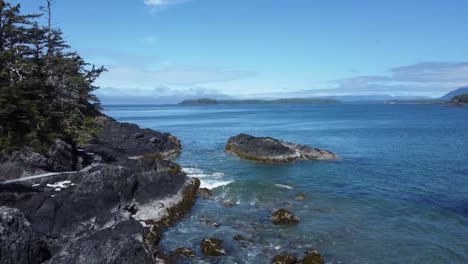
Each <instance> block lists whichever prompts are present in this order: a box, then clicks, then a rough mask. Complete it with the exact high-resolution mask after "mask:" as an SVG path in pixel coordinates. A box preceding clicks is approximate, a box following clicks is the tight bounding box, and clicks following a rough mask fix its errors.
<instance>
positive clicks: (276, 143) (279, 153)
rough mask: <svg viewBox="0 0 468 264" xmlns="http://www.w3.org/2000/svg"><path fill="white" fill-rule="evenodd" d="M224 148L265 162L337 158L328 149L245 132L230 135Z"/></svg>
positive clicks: (232, 152)
mask: <svg viewBox="0 0 468 264" xmlns="http://www.w3.org/2000/svg"><path fill="white" fill-rule="evenodd" d="M225 150H226V152H227V153H231V154H234V155H237V156H239V157H240V158H243V159H248V160H254V161H259V162H265V163H289V162H294V161H296V160H334V159H337V158H338V156H337V155H335V154H333V153H331V152H330V151H328V150H323V149H317V148H312V147H309V146H305V145H299V144H295V143H290V142H285V141H280V140H278V139H274V138H270V137H254V136H251V135H247V134H239V135H237V136H235V137H231V138H230V139H229V140H228V142H227V145H226V148H225Z"/></svg>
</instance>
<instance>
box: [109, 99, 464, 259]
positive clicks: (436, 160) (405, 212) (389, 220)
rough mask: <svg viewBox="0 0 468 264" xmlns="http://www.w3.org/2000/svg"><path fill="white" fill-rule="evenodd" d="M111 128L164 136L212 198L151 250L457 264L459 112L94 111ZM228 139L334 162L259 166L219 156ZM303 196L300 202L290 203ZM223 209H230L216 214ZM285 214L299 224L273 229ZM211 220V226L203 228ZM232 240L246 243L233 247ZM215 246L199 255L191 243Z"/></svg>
mask: <svg viewBox="0 0 468 264" xmlns="http://www.w3.org/2000/svg"><path fill="white" fill-rule="evenodd" d="M104 112H105V113H106V114H108V115H110V116H112V117H114V118H116V119H117V120H118V121H124V122H131V123H136V124H138V125H140V126H141V127H144V128H151V129H154V130H158V131H161V132H169V133H171V134H173V135H175V136H177V137H178V138H179V139H180V140H181V141H182V144H183V151H182V155H181V156H180V158H178V159H177V160H176V162H178V163H179V164H180V165H181V166H182V167H183V168H184V171H185V172H187V173H188V174H189V175H190V176H193V177H199V178H200V179H201V181H202V187H208V188H212V189H213V191H214V195H213V197H212V199H208V200H202V199H199V200H198V201H197V204H196V205H195V206H194V207H193V209H192V212H191V214H190V215H189V216H188V217H187V218H185V219H183V220H181V221H180V222H178V223H177V224H176V226H174V227H173V228H171V229H169V230H168V231H167V232H166V233H165V234H164V237H163V240H162V241H161V246H162V249H163V250H164V251H165V252H171V251H173V250H175V249H177V248H179V247H188V248H192V249H194V250H195V251H196V252H197V257H195V258H193V259H189V260H187V261H186V262H187V263H271V260H272V258H273V257H274V255H276V254H278V253H281V252H287V253H290V254H293V255H296V256H298V257H302V256H303V255H304V252H305V251H307V250H309V249H318V250H319V251H320V253H321V254H322V255H323V256H324V257H325V260H326V263H468V108H455V107H445V106H442V105H412V104H408V105H404V104H397V105H385V104H330V105H207V106H177V105H173V106H105V109H104ZM239 133H248V134H252V135H254V136H271V137H276V138H278V139H281V140H286V141H291V142H295V143H300V144H307V145H310V146H313V147H317V148H324V149H327V150H330V151H332V152H334V153H336V154H338V155H339V156H340V159H339V160H337V161H299V162H295V163H292V164H288V165H266V164H260V163H256V162H251V161H245V160H241V159H239V158H236V157H234V156H231V155H228V154H226V153H224V146H225V144H226V142H227V140H228V138H229V137H231V136H235V135H237V134H239ZM299 194H305V200H304V201H296V200H295V197H297V196H298V195H299ZM224 201H231V202H232V203H234V204H235V205H234V206H232V207H225V206H224V205H223V202H224ZM279 208H286V209H288V210H290V211H291V212H293V213H294V214H296V215H297V216H298V217H300V219H301V221H300V223H299V224H297V225H292V226H275V225H273V224H272V223H271V221H270V216H271V214H272V213H273V212H274V211H275V210H276V209H279ZM213 223H219V224H220V226H219V227H214V226H213V225H212V224H213ZM239 234H240V235H242V236H244V237H245V238H246V239H247V240H246V241H236V240H233V237H234V236H235V235H239ZM207 237H215V238H219V239H222V240H224V247H225V249H226V252H227V255H226V256H224V257H213V258H206V257H202V255H201V252H200V243H201V240H202V239H204V238H207Z"/></svg>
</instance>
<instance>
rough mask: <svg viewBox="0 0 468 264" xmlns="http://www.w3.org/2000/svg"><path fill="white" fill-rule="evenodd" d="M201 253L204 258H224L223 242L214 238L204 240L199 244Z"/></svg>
mask: <svg viewBox="0 0 468 264" xmlns="http://www.w3.org/2000/svg"><path fill="white" fill-rule="evenodd" d="M201 249H202V253H203V255H205V256H214V257H218V256H224V255H226V251H225V250H224V248H223V241H222V240H220V239H216V238H205V239H203V240H202V242H201Z"/></svg>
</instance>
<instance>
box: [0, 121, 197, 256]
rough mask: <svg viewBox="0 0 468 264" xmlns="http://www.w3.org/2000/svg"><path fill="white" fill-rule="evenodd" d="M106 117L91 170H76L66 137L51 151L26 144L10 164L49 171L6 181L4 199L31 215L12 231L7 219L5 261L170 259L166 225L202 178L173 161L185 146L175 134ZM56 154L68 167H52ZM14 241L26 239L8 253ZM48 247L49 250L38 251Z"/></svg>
mask: <svg viewBox="0 0 468 264" xmlns="http://www.w3.org/2000/svg"><path fill="white" fill-rule="evenodd" d="M100 119H101V120H100V122H102V124H103V127H104V130H103V131H102V133H100V135H99V136H98V137H97V138H93V139H91V140H90V143H89V144H87V145H85V146H83V150H82V151H81V152H82V153H83V155H86V157H88V158H89V162H92V164H90V165H89V164H88V165H89V166H87V167H86V168H85V169H82V170H79V171H72V172H70V171H68V170H73V169H74V168H73V167H75V168H77V169H79V167H77V166H76V165H77V160H78V159H77V158H76V156H75V157H74V156H73V148H69V146H67V145H66V143H64V142H63V144H62V142H59V144H56V145H55V146H53V147H52V148H51V150H50V151H49V152H47V153H46V154H42V155H40V154H38V155H39V156H37V155H35V154H34V153H33V152H31V151H29V150H24V151H23V152H22V153H23V154H21V155H24V157H23V156H21V158H10V159H9V161H8V162H9V165H8V166H11V167H12V168H14V167H20V168H18V171H21V170H22V169H23V168H21V166H23V165H24V164H28V166H30V167H28V171H29V172H34V170H36V171H37V172H40V173H46V174H42V175H36V176H33V177H20V178H17V179H13V180H11V178H12V177H6V178H9V179H10V181H3V182H0V206H4V207H2V208H6V207H8V208H15V209H8V210H13V211H12V212H14V213H15V217H14V218H13V219H20V220H21V219H22V220H21V221H23V220H24V221H23V222H24V223H23V222H21V223H23V224H22V225H20V226H19V227H17V228H16V229H11V228H10V229H11V230H13V231H11V230H10V229H8V230H10V231H8V232H9V233H5V232H4V231H3V230H4V229H5V228H3V227H4V226H5V225H6V223H9V222H7V221H4V219H3V218H2V223H0V227H1V228H2V229H1V230H0V231H1V232H0V235H1V238H2V239H1V241H0V246H2V249H1V250H2V251H1V253H2V255H0V260H1V261H0V262H1V263H4V261H3V258H4V257H3V256H4V254H7V253H8V254H9V255H5V256H7V257H8V258H9V259H11V260H12V261H13V262H11V263H40V262H42V261H43V259H45V258H50V260H49V263H158V261H159V262H162V260H161V259H160V258H159V256H162V254H161V252H160V251H159V248H158V243H159V240H160V237H161V235H162V232H163V231H164V229H165V228H167V227H168V226H170V225H172V224H174V223H175V221H177V220H178V219H180V218H181V217H183V216H184V215H185V214H186V213H187V212H188V211H189V210H190V208H191V206H192V205H193V204H194V203H195V197H196V191H197V189H198V187H199V184H200V182H199V180H198V179H192V178H189V177H187V175H186V174H185V173H183V172H182V170H181V168H180V166H179V165H178V164H176V163H174V162H172V161H170V160H167V159H169V158H173V157H176V156H177V155H179V153H180V150H181V146H180V143H179V141H178V140H177V139H176V138H175V137H173V136H171V135H169V134H162V133H159V132H156V131H152V130H148V129H139V128H138V126H135V125H131V124H121V123H118V122H116V121H115V120H113V119H111V118H108V117H100ZM126 142H127V143H128V144H127V143H126ZM148 154H150V155H148ZM18 155H19V154H18ZM82 157H84V156H82ZM83 160H84V159H82V160H81V161H83ZM50 161H52V164H55V163H53V162H56V163H57V164H61V165H64V166H63V170H67V172H60V171H61V170H62V168H61V167H60V168H59V167H57V166H55V165H54V166H55V167H54V166H49V165H50V163H49V162H50ZM65 161H71V162H69V163H67V162H65ZM78 161H79V160H78ZM0 163H1V162H0ZM67 166H70V167H67ZM57 168H58V169H57ZM49 172H50V173H49ZM22 176H24V175H22ZM2 210H7V209H2ZM10 214H13V213H10ZM0 217H1V216H0ZM21 217H22V218H21ZM10 218H11V217H10ZM10 218H8V219H10ZM5 219H7V218H5ZM26 219H27V221H26ZM20 220H15V221H16V222H18V221H20ZM10 222H11V221H10ZM15 230H16V231H15ZM4 233H5V234H7V235H5V234H4ZM15 234H16V235H15ZM39 234H41V235H39ZM4 237H7V238H8V239H5V238H4ZM9 241H18V243H19V244H18V246H16V247H10V248H9V251H8V252H7V251H5V252H7V253H4V251H3V250H4V249H5V248H7V247H8V246H7V244H4V243H10V242H9ZM39 241H42V242H41V243H39ZM14 245H15V244H14ZM38 245H41V246H43V247H41V249H44V250H43V251H39V250H38V248H39V246H38ZM43 252H46V253H48V255H47V254H45V253H44V254H45V255H44V257H43V258H42V259H41V258H40V256H37V257H34V258H33V256H34V254H36V255H38V254H39V253H43ZM41 256H42V255H41ZM36 259H37V260H41V261H40V262H35V261H36ZM5 263H9V262H5Z"/></svg>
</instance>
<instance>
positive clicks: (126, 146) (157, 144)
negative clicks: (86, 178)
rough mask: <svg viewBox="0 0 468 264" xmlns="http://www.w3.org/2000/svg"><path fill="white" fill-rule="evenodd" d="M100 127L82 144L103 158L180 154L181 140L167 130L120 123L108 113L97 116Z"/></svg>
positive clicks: (169, 156) (116, 160) (161, 157)
mask: <svg viewBox="0 0 468 264" xmlns="http://www.w3.org/2000/svg"><path fill="white" fill-rule="evenodd" d="M96 119H97V122H98V124H99V125H100V126H101V127H102V128H103V129H102V132H101V133H99V135H98V137H96V138H92V139H91V140H89V141H88V143H87V144H84V145H83V146H82V148H83V149H84V150H86V151H89V152H92V153H95V154H98V155H99V156H101V157H102V159H103V161H104V162H107V163H114V162H119V160H122V159H127V158H134V159H137V158H144V157H145V158H156V159H173V158H176V157H178V156H179V155H180V152H181V150H182V144H181V143H180V141H179V140H178V139H177V138H176V137H174V136H173V135H171V134H169V133H161V132H158V131H154V130H151V129H142V128H140V127H139V126H137V125H135V124H130V123H121V122H117V121H115V120H114V119H112V118H110V117H108V116H104V115H103V116H100V117H97V118H96Z"/></svg>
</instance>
